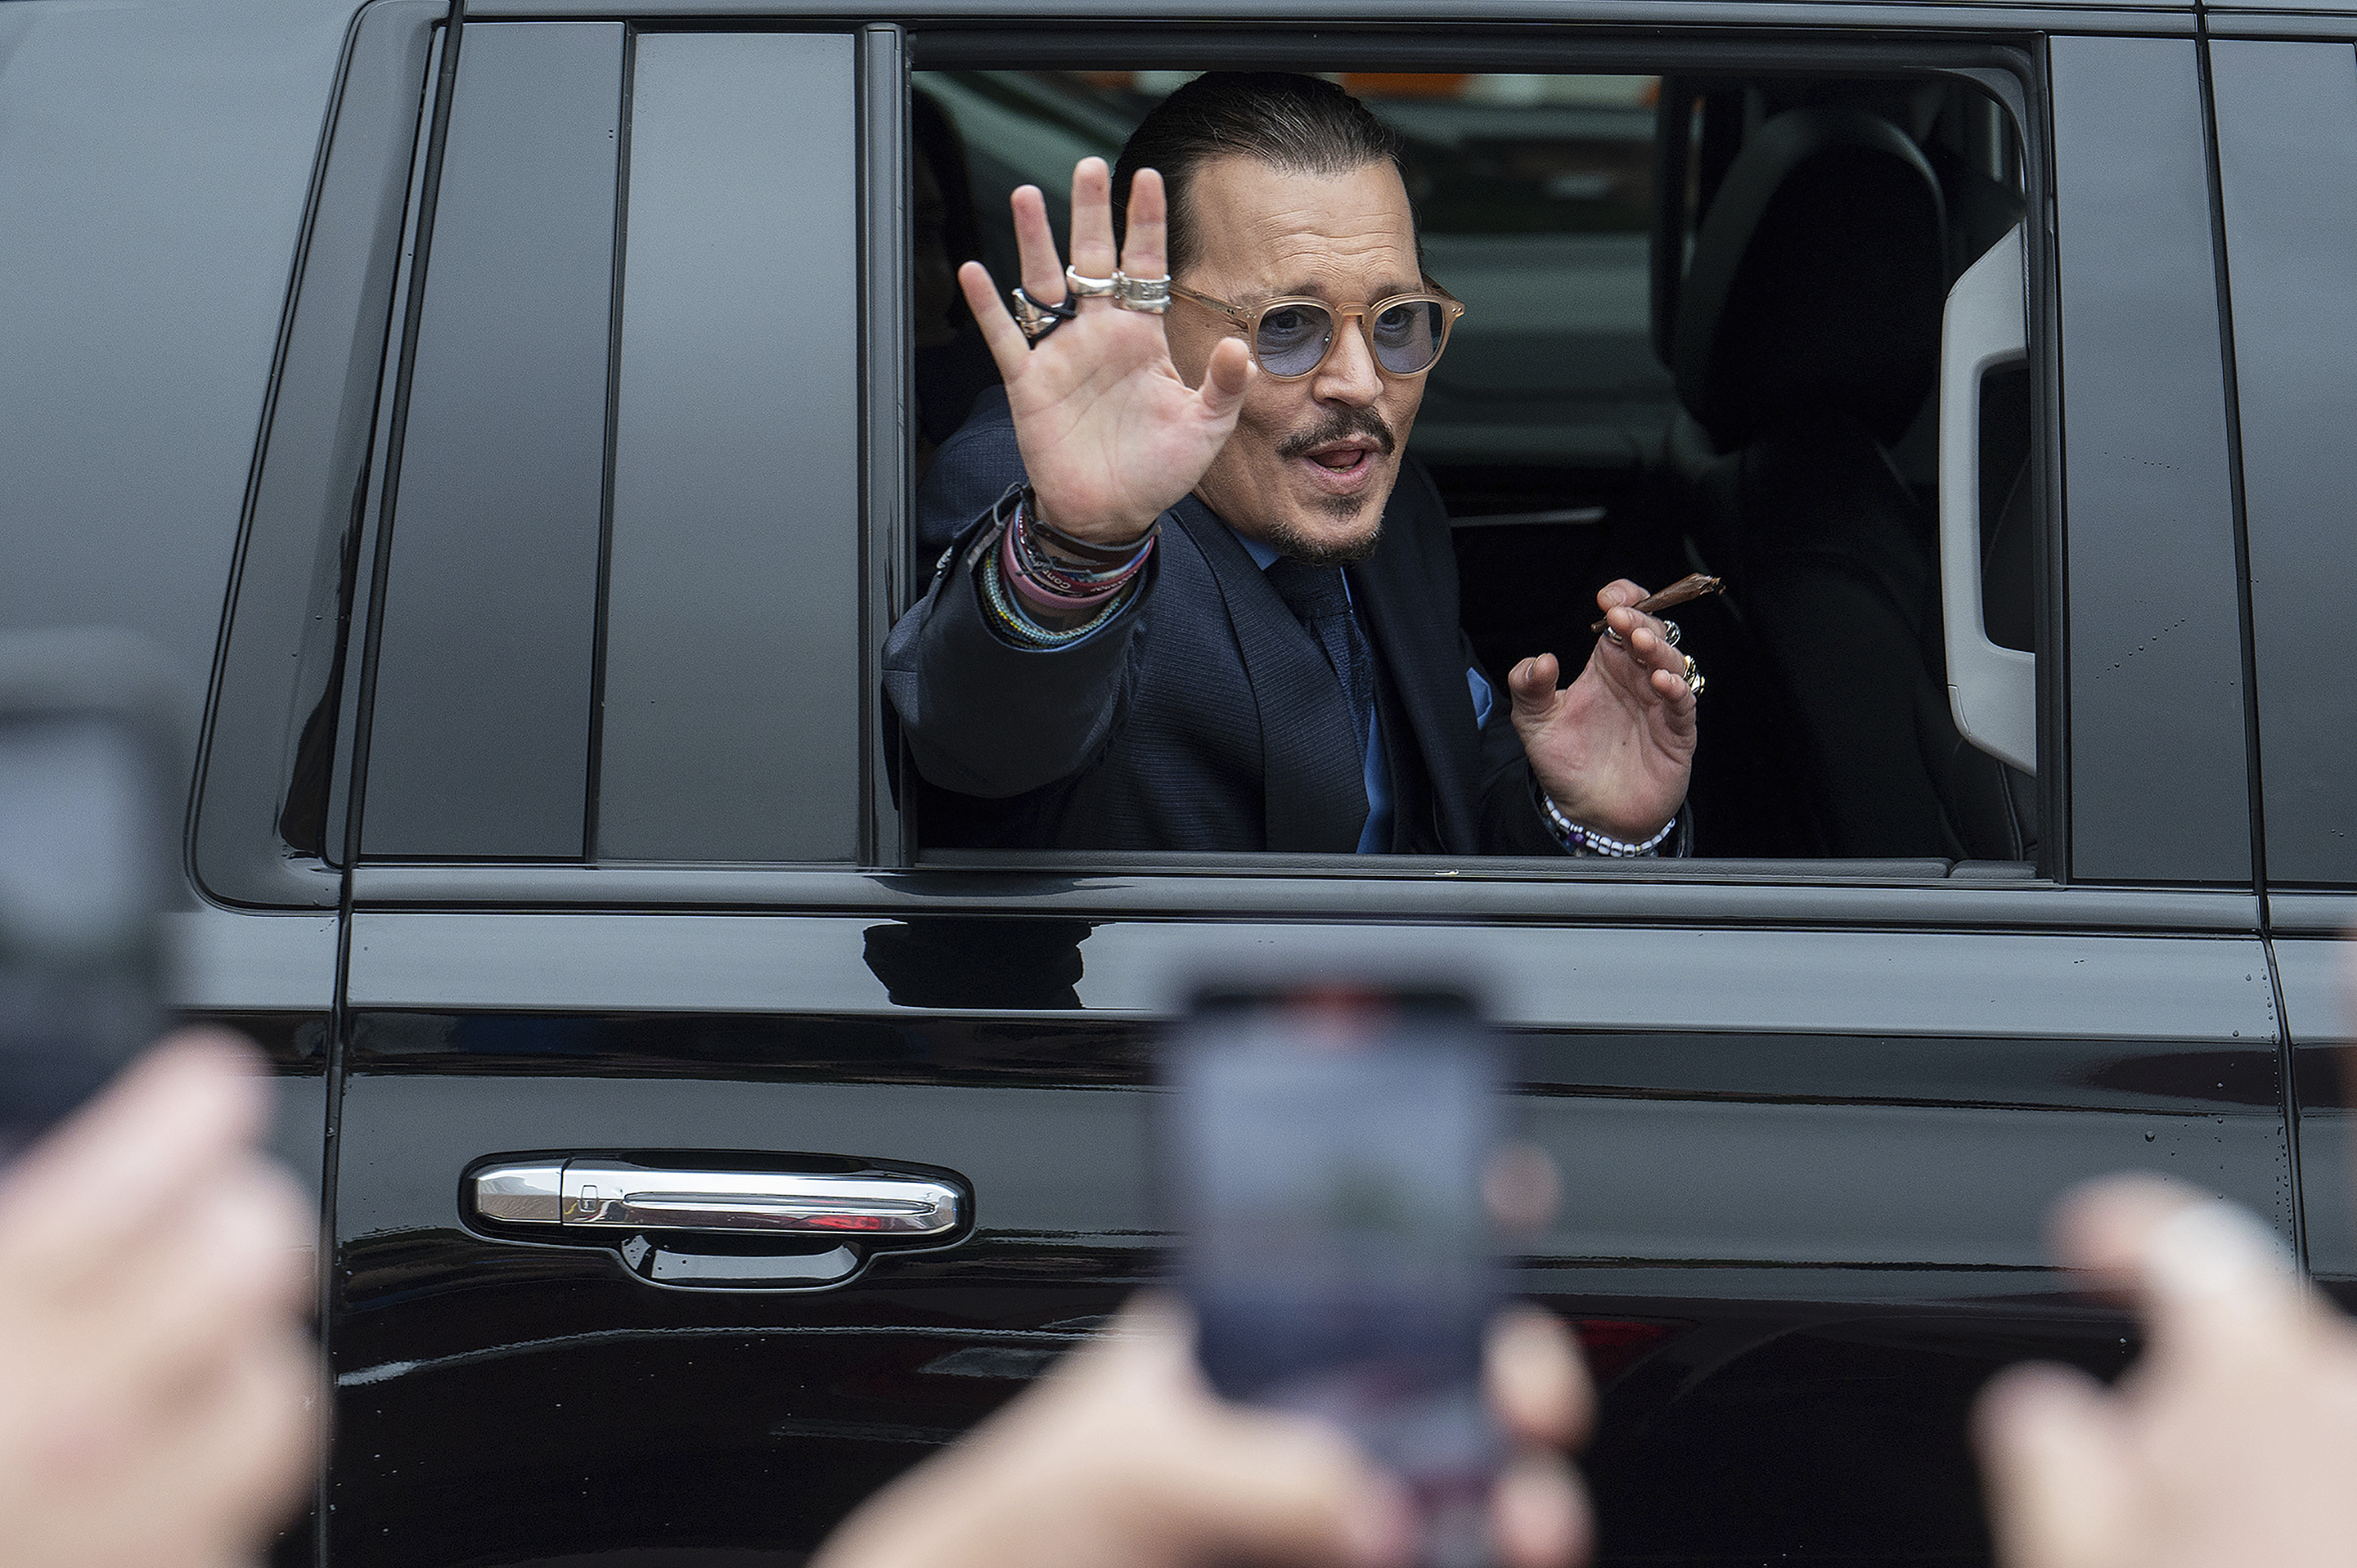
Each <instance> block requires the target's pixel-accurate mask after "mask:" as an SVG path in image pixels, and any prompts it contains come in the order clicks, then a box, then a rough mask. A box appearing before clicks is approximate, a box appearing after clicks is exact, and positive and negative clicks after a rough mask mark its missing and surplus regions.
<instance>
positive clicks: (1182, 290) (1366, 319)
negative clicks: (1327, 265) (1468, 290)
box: [1170, 278, 1465, 381]
mask: <svg viewBox="0 0 2357 1568" xmlns="http://www.w3.org/2000/svg"><path fill="white" fill-rule="evenodd" d="M1424 283H1425V286H1424V288H1423V289H1422V290H1420V291H1418V292H1416V293H1414V294H1387V295H1384V296H1383V298H1381V299H1378V300H1375V301H1373V302H1372V303H1370V304H1366V305H1338V304H1336V303H1335V302H1334V301H1332V300H1330V299H1319V298H1318V296H1317V295H1310V294H1286V295H1277V297H1275V299H1265V300H1263V301H1261V302H1260V303H1259V304H1258V305H1254V306H1241V305H1231V304H1229V303H1228V302H1227V301H1226V300H1224V299H1219V298H1215V297H1214V296H1212V295H1208V294H1204V293H1202V292H1200V290H1197V289H1191V288H1189V287H1187V286H1186V285H1183V284H1175V283H1174V284H1172V285H1170V292H1171V294H1172V295H1174V296H1176V297H1178V298H1179V299H1184V300H1190V301H1192V302H1193V303H1195V304H1197V305H1200V306H1202V307H1203V308H1204V309H1206V310H1210V311H1213V312H1216V313H1217V314H1219V315H1221V316H1224V317H1227V318H1228V324H1229V325H1230V326H1232V327H1233V328H1235V329H1236V330H1237V331H1239V332H1241V333H1243V339H1244V349H1245V351H1246V352H1248V353H1249V354H1251V355H1252V360H1253V363H1254V364H1255V365H1260V372H1261V374H1263V375H1265V376H1266V377H1267V378H1268V379H1269V380H1271V381H1307V380H1308V379H1309V378H1310V377H1311V376H1314V375H1316V374H1317V373H1318V371H1322V370H1324V369H1325V368H1326V361H1327V360H1330V359H1332V358H1333V357H1334V345H1335V344H1337V343H1339V342H1340V341H1341V340H1342V333H1341V324H1342V322H1343V321H1344V320H1346V319H1348V318H1349V317H1353V316H1355V317H1358V318H1359V336H1360V337H1361V338H1365V339H1366V340H1367V359H1368V360H1369V362H1371V363H1372V365H1373V366H1374V367H1375V371H1376V373H1377V374H1379V375H1382V376H1385V377H1388V378H1390V379H1391V380H1393V381H1407V380H1410V379H1412V378H1414V377H1416V376H1421V375H1428V374H1430V373H1431V371H1432V365H1437V364H1438V363H1440V356H1441V355H1443V354H1445V353H1447V352H1448V335H1449V333H1451V332H1452V331H1454V330H1455V329H1456V327H1457V321H1458V317H1461V316H1463V315H1464V314H1465V302H1464V301H1463V300H1460V299H1458V297H1457V296H1456V295H1453V294H1450V293H1449V292H1448V290H1447V289H1445V288H1443V287H1441V286H1440V285H1438V284H1437V283H1434V282H1433V281H1432V280H1431V279H1430V278H1426V279H1425V280H1424ZM1407 304H1416V305H1437V306H1440V308H1441V317H1440V341H1439V343H1438V344H1437V345H1436V346H1435V347H1434V349H1433V350H1432V365H1426V366H1425V367H1424V369H1423V370H1421V371H1394V370H1390V369H1387V368H1385V366H1384V364H1383V357H1382V356H1381V355H1379V354H1377V353H1376V352H1375V317H1379V316H1381V315H1382V314H1383V312H1384V311H1386V310H1389V309H1390V308H1391V307H1392V306H1394V305H1407ZM1289 305H1313V306H1317V307H1318V309H1320V310H1322V311H1324V312H1325V313H1326V314H1327V315H1328V316H1329V317H1332V318H1333V320H1334V324H1335V330H1334V331H1333V332H1332V333H1331V334H1330V335H1329V337H1328V338H1327V339H1326V351H1325V352H1324V353H1322V354H1320V355H1318V362H1317V363H1316V364H1314V365H1312V366H1310V367H1309V368H1308V370H1306V371H1295V372H1294V373H1293V374H1291V375H1289V376H1286V375H1279V374H1278V373H1277V372H1276V371H1272V370H1270V369H1269V368H1268V367H1267V366H1266V365H1262V364H1261V363H1260V348H1259V344H1258V339H1259V338H1260V322H1261V317H1264V316H1266V315H1267V314H1268V313H1269V312H1270V311H1272V310H1281V309H1283V308H1284V307H1286V306H1289Z"/></svg>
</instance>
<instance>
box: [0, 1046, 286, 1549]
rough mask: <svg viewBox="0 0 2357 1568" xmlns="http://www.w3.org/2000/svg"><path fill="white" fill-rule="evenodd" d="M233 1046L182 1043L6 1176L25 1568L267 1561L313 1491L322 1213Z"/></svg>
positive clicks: (1, 1485)
mask: <svg viewBox="0 0 2357 1568" xmlns="http://www.w3.org/2000/svg"><path fill="white" fill-rule="evenodd" d="M268 1101H269V1086H268V1082H267V1080H266V1079H264V1078H263V1077H262V1076H261V1071H260V1064H259V1063H258V1062H256V1061H254V1060H253V1055H252V1053H251V1051H250V1050H248V1049H247V1048H246V1047H243V1046H242V1045H241V1044H239V1043H238V1042H237V1041H236V1040H235V1039H233V1038H231V1037H228V1036H220V1035H204V1034H186V1035H180V1036H175V1037H174V1038H173V1039H171V1040H168V1041H167V1042H166V1043H165V1044H163V1045H162V1046H160V1047H157V1048H156V1050H154V1051H153V1052H151V1053H150V1054H149V1055H148V1056H147V1057H146V1058H145V1059H144V1060H142V1061H141V1062H139V1063H138V1064H137V1065H136V1066H135V1067H134V1068H132V1069H130V1070H129V1071H127V1072H126V1073H124V1076H123V1077H122V1078H121V1079H118V1080H117V1081H116V1082H115V1083H114V1085H113V1087H112V1088H110V1089H109V1090H107V1091H106V1093H105V1094H104V1095H102V1097H100V1098H99V1099H98V1100H97V1101H93V1102H92V1103H91V1105H89V1106H88V1107H86V1108H85V1109H84V1110H82V1111H81V1112H80V1113H79V1114H77V1115H76V1116H74V1117H73V1118H72V1119H71V1120H70V1121H69V1122H66V1123H64V1124H63V1125H62V1126H60V1127H59V1128H58V1129H57V1130H56V1131H55V1132H54V1133H50V1134H49V1135H48V1137H47V1138H45V1139H44V1140H43V1141H42V1142H41V1143H40V1144H37V1145H36V1146H35V1147H34V1148H32V1149H31V1150H29V1151H27V1153H26V1155H24V1156H23V1157H22V1158H21V1159H20V1160H18V1161H17V1162H16V1165H14V1166H13V1167H11V1168H10V1169H9V1170H8V1171H7V1172H6V1173H5V1176H0V1520H6V1521H7V1523H6V1540H7V1545H6V1550H5V1559H6V1561H7V1563H8V1564H9V1565H10V1568H229V1565H230V1564H233V1563H250V1562H252V1561H253V1558H254V1556H255V1555H256V1553H257V1552H258V1549H259V1547H260V1546H261V1544H262V1543H263V1542H264V1540H265V1539H266V1538H267V1536H268V1534H269V1531H270V1530H272V1528H273V1527H274V1526H276V1525H277V1524H278V1523H279V1522H281V1521H282V1520H284V1519H285V1517H286V1516H287V1515H288V1514H289V1513H291V1512H292V1511H293V1509H294V1508H295V1506H296V1502H297V1501H298V1499H299V1498H301V1496H302V1494H303V1493H304V1491H305V1490H306V1488H307V1484H308V1482H309V1481H310V1479H311V1476H312V1469H311V1460H312V1457H313V1455H314V1453H315V1449H316V1444H317V1423H318V1417H317V1408H316V1407H317V1393H318V1386H317V1384H318V1380H317V1346H316V1344H315V1343H314V1342H313V1340H312V1338H311V1337H310V1335H309V1333H308V1332H307V1329H306V1327H305V1324H306V1321H307V1318H308V1316H309V1315H310V1310H311V1305H312V1304H311V1297H310V1293H311V1267H310V1261H309V1258H308V1257H307V1255H306V1254H305V1253H304V1252H303V1251H301V1249H302V1248H303V1247H304V1246H305V1245H306V1244H307V1242H309V1241H310V1240H312V1238H313V1221H312V1219H310V1217H309V1215H308V1212H307V1208H308V1206H307V1205H306V1204H305V1203H304V1202H303V1201H302V1199H301V1197H299V1195H298V1194H297V1192H296V1189H295V1187H294V1184H293V1183H292V1182H291V1181H290V1180H289V1179H288V1178H287V1177H286V1176H285V1174H284V1173H283V1172H281V1171H280V1170H278V1169H277V1168H276V1167H274V1165H270V1164H268V1163H267V1162H266V1161H265V1160H264V1159H263V1158H262V1157H261V1156H260V1155H257V1154H256V1153H255V1150H254V1144H255V1141H256V1139H257V1138H258V1137H259V1135H260V1133H261V1130H262V1127H263V1125H264V1116H265V1112H266V1111H267V1107H268Z"/></svg>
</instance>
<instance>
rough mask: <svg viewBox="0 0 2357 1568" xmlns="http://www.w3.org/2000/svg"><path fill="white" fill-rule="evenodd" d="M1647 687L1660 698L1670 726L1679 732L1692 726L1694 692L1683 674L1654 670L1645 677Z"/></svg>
mask: <svg viewBox="0 0 2357 1568" xmlns="http://www.w3.org/2000/svg"><path fill="white" fill-rule="evenodd" d="M1645 682H1646V685H1647V688H1648V689H1649V690H1650V691H1652V693H1653V695H1655V696H1657V697H1659V698H1660V699H1661V700H1662V706H1663V709H1664V710H1665V711H1667V713H1668V714H1669V715H1670V727H1671V728H1672V729H1674V730H1675V731H1677V732H1678V733H1679V734H1681V735H1684V734H1687V733H1689V732H1691V731H1692V730H1693V728H1694V716H1695V694H1694V690H1693V688H1691V687H1689V686H1688V685H1687V684H1686V682H1685V677H1684V675H1673V674H1671V673H1670V672H1669V671H1666V670H1656V671H1653V672H1652V674H1651V675H1648V676H1647V677H1646V678H1645Z"/></svg>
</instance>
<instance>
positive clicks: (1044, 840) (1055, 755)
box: [884, 389, 1564, 854]
mask: <svg viewBox="0 0 2357 1568" xmlns="http://www.w3.org/2000/svg"><path fill="white" fill-rule="evenodd" d="M1022 477H1023V470H1022V461H1021V457H1020V456H1019V454H1018V452H1017V447H1016V442H1015V427H1014V423H1013V420H1012V418H1011V417H1010V416H1009V414H1008V413H1007V410H1006V394H1005V393H1004V392H1001V391H998V390H996V389H994V390H992V391H991V392H985V394H984V395H983V397H982V398H981V399H980V400H979V401H978V402H977V403H976V405H975V410H974V416H973V417H972V418H971V419H969V420H968V421H967V423H966V424H965V425H964V426H963V428H962V429H960V430H959V431H958V433H957V434H956V435H953V436H952V437H951V439H950V440H949V441H948V442H946V443H944V444H943V446H942V449H941V451H940V452H939V453H938V454H937V455H936V456H935V458H934V466H933V467H932V469H931V472H929V473H928V474H927V476H926V478H925V483H924V486H923V488H922V489H921V490H920V492H919V495H918V517H917V536H918V539H919V541H920V548H921V549H923V550H926V551H928V552H932V551H936V550H939V551H941V553H940V555H939V557H938V564H937V566H936V570H935V574H934V576H933V580H932V584H931V588H930V590H929V591H928V592H927V593H926V595H925V596H924V598H923V599H922V600H921V601H920V603H918V604H917V605H916V606H915V607H912V608H911V609H910V610H909V612H908V614H906V615H905V616H903V617H901V618H900V621H899V624H898V625H897V626H895V627H894V628H892V635H891V638H890V639H889V640H888V642H887V643H886V645H885V650H884V689H885V693H886V695H887V697H888V700H889V702H890V703H891V707H892V710H893V713H894V714H896V715H897V718H898V720H899V725H900V729H901V733H902V734H903V735H904V736H906V737H907V739H908V744H909V755H910V756H911V757H913V758H914V760H915V762H916V766H917V770H918V772H919V773H920V775H921V776H922V781H923V783H924V785H926V786H928V788H926V789H923V790H922V792H921V803H920V808H919V812H920V815H919V822H920V829H919V831H920V832H921V833H922V834H923V836H924V838H925V841H926V842H927V843H931V844H934V845H936V846H941V847H952V846H957V847H967V848H1018V847H1021V848H1046V849H1168V850H1227V851H1253V850H1280V851H1297V852H1330V853H1337V854H1348V853H1349V852H1351V850H1353V849H1355V848H1356V847H1357V846H1358V842H1359V834H1360V831H1361V828H1362V827H1363V826H1364V824H1365V822H1366V812H1367V801H1366V790H1365V787H1364V784H1363V782H1362V766H1361V757H1360V754H1359V746H1358V739H1357V736H1356V733H1355V731H1354V729H1353V726H1352V724H1351V710H1350V703H1349V702H1348V700H1347V699H1346V698H1345V697H1344V696H1343V693H1342V689H1341V686H1340V682H1337V681H1336V680H1335V678H1334V673H1333V670H1332V667H1331V666H1330V665H1329V664H1328V662H1327V660H1326V657H1325V655H1324V653H1323V652H1321V651H1320V650H1319V649H1318V644H1317V642H1316V641H1315V640H1314V639H1312V638H1311V637H1310V635H1309V633H1308V631H1307V630H1306V629H1305V628H1303V627H1302V625H1301V623H1300V622H1299V621H1298V620H1297V619H1296V618H1294V615H1293V612H1292V611H1291V610H1289V609H1288V608H1286V605H1285V602H1284V601H1283V600H1282V599H1280V598H1278V597H1277V595H1276V591H1275V589H1274V588H1272V587H1271V586H1270V585H1269V584H1268V582H1267V580H1266V579H1265V578H1264V577H1263V576H1262V575H1261V573H1260V569H1259V568H1258V567H1257V566H1255V565H1254V564H1253V559H1252V556H1251V555H1250V554H1249V553H1246V551H1245V550H1244V547H1243V542H1241V541H1240V540H1238V539H1237V537H1236V536H1235V534H1234V533H1233V532H1231V531H1230V530H1229V528H1228V527H1227V525H1226V524H1224V523H1222V521H1220V520H1219V519H1218V518H1217V517H1216V516H1214V515H1213V514H1212V513H1211V510H1209V509H1208V508H1206V507H1205V506H1204V505H1203V504H1202V503H1201V502H1200V501H1198V500H1196V499H1193V498H1192V497H1189V499H1186V500H1184V501H1181V502H1180V503H1179V505H1177V506H1175V507H1173V508H1171V509H1170V510H1169V511H1168V512H1166V513H1164V514H1163V518H1162V536H1161V542H1160V543H1158V544H1157V546H1156V547H1155V559H1154V561H1153V563H1152V564H1151V565H1150V566H1149V568H1148V574H1149V575H1148V578H1147V581H1146V585H1145V587H1144V589H1143V590H1142V591H1141V592H1139V593H1138V594H1136V595H1135V596H1134V597H1133V598H1132V599H1131V601H1130V603H1129V605H1128V606H1127V607H1125V608H1124V609H1123V611H1122V612H1121V614H1120V615H1119V616H1118V617H1117V618H1115V619H1114V620H1113V621H1111V622H1109V623H1107V624H1106V625H1105V626H1104V627H1103V628H1100V629H1099V630H1098V631H1096V632H1095V633H1094V634H1093V635H1092V636H1090V637H1088V638H1086V639H1082V641H1081V642H1078V643H1076V644H1073V645H1071V646H1069V647H1065V648H1060V649H1053V650H1037V649H1028V648H1018V647H1017V646H1015V645H1014V644H1013V643H1012V642H1010V641H1008V640H1006V639H1004V638H1002V637H1000V636H999V635H998V634H997V633H996V632H994V631H993V630H992V629H991V628H990V625H989V622H988V618H987V616H988V612H987V611H986V610H985V608H984V607H983V605H982V602H981V596H980V592H979V590H978V588H977V586H976V584H975V581H974V566H975V564H976V563H977V562H978V561H979V559H980V553H981V551H982V550H983V549H984V548H985V547H986V546H987V544H988V543H989V542H990V537H991V531H990V528H989V523H988V512H989V510H990V507H991V505H992V503H994V502H995V501H996V499H998V497H999V496H1000V495H1001V494H1002V493H1003V492H1004V491H1005V490H1006V487H1007V486H1008V485H1009V484H1012V483H1015V482H1017V481H1019V480H1020V479H1021V478H1022ZM1348 570H1349V575H1350V585H1351V601H1352V604H1353V606H1354V607H1355V608H1356V610H1357V613H1358V616H1359V619H1360V624H1361V628H1362V629H1363V630H1364V631H1365V634H1366V637H1367V640H1368V642H1369V644H1370V646H1371V647H1372V649H1373V650H1374V654H1375V660H1376V664H1377V667H1378V679H1377V682H1376V700H1377V703H1379V704H1380V707H1379V712H1380V714H1381V717H1382V725H1381V730H1382V735H1383V744H1384V747H1385V751H1386V755H1387V758H1388V760H1389V762H1390V765H1391V781H1392V822H1393V833H1392V845H1391V847H1392V848H1393V850H1394V851H1395V852H1398V853H1403V854H1563V853H1564V852H1563V849H1562V846H1561V845H1560V844H1559V843H1557V842H1556V841H1555V836H1554V835H1553V834H1552V833H1551V832H1548V831H1547V828H1546V825H1545V823H1544V821H1543V820H1542V819H1541V818H1540V816H1539V813H1538V808H1537V805H1536V802H1535V798H1534V794H1533V790H1532V785H1531V776H1530V764H1529V762H1528V761H1527V760H1526V759H1525V758H1524V757H1523V748H1522V743H1521V741H1520V740H1519V739H1518V738H1517V737H1516V736H1515V734H1514V729H1513V725H1512V721H1511V719H1510V718H1509V716H1508V714H1509V708H1510V703H1509V702H1508V700H1507V696H1506V693H1504V692H1502V691H1501V692H1499V693H1497V700H1496V701H1495V702H1494V703H1491V714H1490V722H1489V723H1488V724H1487V725H1476V724H1475V723H1474V719H1473V703H1472V697H1471V693H1470V692H1469V689H1468V687H1467V684H1466V679H1465V671H1467V669H1468V668H1469V667H1471V666H1472V665H1473V663H1474V657H1473V650H1472V646H1471V644H1470V643H1469V641H1468V640H1467V639H1466V637H1465V635H1464V633H1463V631H1462V630H1460V629H1459V628H1458V624H1457V564H1456V558H1455V556H1454V554H1453V553H1451V551H1450V548H1449V542H1448V516H1447V513H1446V512H1445V510H1443V508H1442V505H1441V501H1440V497H1439V495H1438V493H1437V491H1436V490H1435V489H1433V486H1432V480H1431V478H1430V476H1429V475H1427V474H1426V472H1425V471H1424V469H1423V468H1422V467H1421V466H1419V465H1417V464H1415V462H1413V461H1411V462H1408V463H1406V464H1405V465H1403V467H1402V472H1401V475H1400V481H1399V484H1398V487H1397V488H1396V489H1395V490H1394V493H1393V495H1392V499H1391V503H1390V505H1389V507H1388V508H1387V510H1385V512H1384V516H1383V542H1382V543H1381V544H1379V545H1378V546H1377V547H1376V549H1375V552H1374V553H1373V554H1372V555H1370V556H1369V557H1368V558H1367V559H1366V560H1365V561H1363V562H1361V563H1360V564H1357V565H1355V566H1352V567H1350V568H1349V569H1348Z"/></svg>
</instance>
